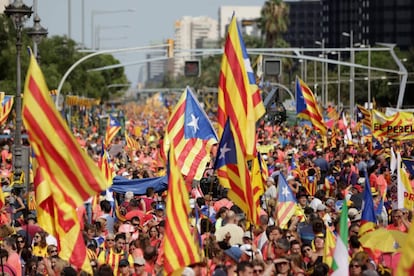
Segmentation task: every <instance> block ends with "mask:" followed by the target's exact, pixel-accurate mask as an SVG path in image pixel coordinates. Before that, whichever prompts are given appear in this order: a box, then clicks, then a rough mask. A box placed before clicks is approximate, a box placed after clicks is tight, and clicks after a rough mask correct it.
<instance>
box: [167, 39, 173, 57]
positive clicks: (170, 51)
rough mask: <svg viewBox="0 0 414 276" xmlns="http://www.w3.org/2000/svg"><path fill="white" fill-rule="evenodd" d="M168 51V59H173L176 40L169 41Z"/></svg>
mask: <svg viewBox="0 0 414 276" xmlns="http://www.w3.org/2000/svg"><path fill="white" fill-rule="evenodd" d="M167 44H168V46H167V47H168V49H167V57H168V58H173V57H174V39H171V38H169V39H167Z"/></svg>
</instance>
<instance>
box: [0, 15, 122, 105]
mask: <svg viewBox="0 0 414 276" xmlns="http://www.w3.org/2000/svg"><path fill="white" fill-rule="evenodd" d="M22 40H23V43H22V51H21V64H22V66H21V72H22V85H23V83H24V79H25V76H26V71H27V67H28V60H29V55H28V51H26V47H32V44H33V43H32V40H31V38H29V37H28V36H27V34H26V32H25V30H23V33H22ZM15 43H16V34H15V30H14V27H13V24H12V23H11V21H10V20H9V19H8V18H6V17H5V16H4V15H0V91H5V92H6V93H7V94H15V91H16V46H15ZM38 52H39V55H40V59H39V60H40V67H41V69H42V72H43V75H44V76H45V79H46V83H47V85H48V87H49V89H57V87H58V85H59V82H60V80H61V79H62V77H63V75H64V74H65V72H66V71H67V70H68V69H69V68H70V67H71V66H72V64H74V63H75V62H76V61H78V60H79V59H80V58H82V57H83V56H85V55H86V54H85V53H80V52H79V51H78V50H77V44H76V42H75V41H74V40H71V39H67V38H66V37H62V36H53V37H50V38H44V39H43V40H42V42H41V43H40V44H39V45H38ZM113 64H119V61H118V60H116V59H115V58H114V57H113V56H112V55H98V56H95V57H92V58H91V59H89V60H87V61H85V62H83V63H81V64H80V65H79V66H78V67H76V68H75V69H74V71H72V73H71V74H70V75H69V77H68V78H67V79H66V81H65V83H64V85H63V88H62V94H64V95H66V94H72V95H81V96H85V97H90V98H101V99H103V100H107V99H109V98H110V96H111V95H110V93H112V92H113V89H112V90H109V89H108V88H107V85H110V84H114V83H116V84H127V83H128V81H127V78H126V76H125V74H124V69H123V68H116V69H111V70H104V71H98V72H88V70H89V69H92V68H96V67H102V66H107V65H113Z"/></svg>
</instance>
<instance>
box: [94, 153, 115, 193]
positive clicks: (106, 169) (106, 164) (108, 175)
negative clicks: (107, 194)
mask: <svg viewBox="0 0 414 276" xmlns="http://www.w3.org/2000/svg"><path fill="white" fill-rule="evenodd" d="M102 153H103V154H102V156H101V158H100V160H99V162H98V166H99V168H100V169H101V172H102V174H103V175H104V177H105V180H106V182H105V183H106V186H105V189H108V188H109V187H111V186H112V183H113V179H114V177H115V171H114V167H113V165H112V163H111V159H110V158H109V154H108V151H106V150H104V149H102Z"/></svg>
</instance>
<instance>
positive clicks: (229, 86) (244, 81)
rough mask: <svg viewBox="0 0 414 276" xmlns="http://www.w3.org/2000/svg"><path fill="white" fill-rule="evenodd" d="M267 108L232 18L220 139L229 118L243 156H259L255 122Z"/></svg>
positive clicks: (221, 84)
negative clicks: (257, 154)
mask: <svg viewBox="0 0 414 276" xmlns="http://www.w3.org/2000/svg"><path fill="white" fill-rule="evenodd" d="M264 113H265V108H264V105H263V101H262V98H261V95H260V90H259V89H258V87H257V85H256V78H255V76H254V73H253V70H252V68H251V65H250V60H249V56H248V55H247V50H246V47H245V45H244V41H243V37H242V36H241V32H240V30H239V28H238V26H237V20H236V17H235V16H233V18H232V20H231V22H230V25H229V27H228V34H227V38H226V43H225V45H224V54H223V59H222V61H221V69H220V77H219V87H218V123H219V137H221V135H222V133H223V131H224V126H225V124H226V121H227V118H230V122H231V124H232V125H233V126H234V129H235V131H236V133H235V134H236V135H235V136H236V137H237V139H238V140H239V141H240V146H241V150H242V152H243V154H244V155H245V156H249V157H250V158H253V157H254V155H255V154H256V150H255V148H256V141H255V137H256V135H255V134H256V122H257V120H259V119H260V117H261V116H263V115H264Z"/></svg>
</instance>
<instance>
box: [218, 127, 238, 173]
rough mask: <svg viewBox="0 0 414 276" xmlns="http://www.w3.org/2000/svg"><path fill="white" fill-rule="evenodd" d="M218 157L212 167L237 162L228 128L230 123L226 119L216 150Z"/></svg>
mask: <svg viewBox="0 0 414 276" xmlns="http://www.w3.org/2000/svg"><path fill="white" fill-rule="evenodd" d="M217 156H218V158H217V159H216V162H215V164H214V168H215V169H218V168H221V167H223V166H225V165H227V164H237V154H236V146H235V144H234V137H233V134H232V133H231V130H230V123H229V120H228V119H227V121H226V125H225V126H224V130H223V136H221V140H220V142H219V147H218V151H217Z"/></svg>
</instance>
